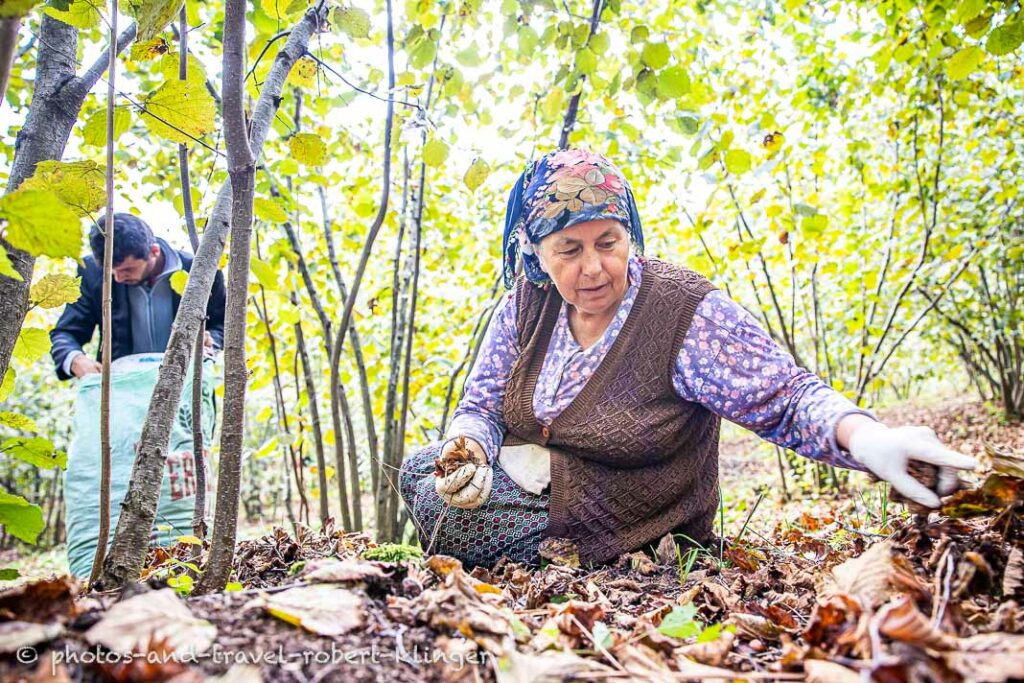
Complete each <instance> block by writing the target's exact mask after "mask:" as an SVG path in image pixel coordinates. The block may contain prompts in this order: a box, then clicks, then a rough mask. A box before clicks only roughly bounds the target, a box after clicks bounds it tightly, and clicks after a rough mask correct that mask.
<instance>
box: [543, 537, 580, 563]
mask: <svg viewBox="0 0 1024 683" xmlns="http://www.w3.org/2000/svg"><path fill="white" fill-rule="evenodd" d="M537 552H538V554H539V555H540V556H541V557H542V558H544V559H545V560H547V561H548V562H550V563H551V564H555V565H561V566H563V567H571V568H573V569H579V567H580V551H579V548H577V547H576V543H575V542H574V541H572V540H571V539H568V538H545V539H544V540H543V541H541V542H540V547H539V548H538V549H537Z"/></svg>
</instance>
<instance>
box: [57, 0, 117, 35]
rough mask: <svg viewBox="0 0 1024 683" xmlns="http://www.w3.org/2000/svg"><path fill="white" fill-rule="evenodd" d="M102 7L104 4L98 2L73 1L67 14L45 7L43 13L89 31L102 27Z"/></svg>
mask: <svg viewBox="0 0 1024 683" xmlns="http://www.w3.org/2000/svg"><path fill="white" fill-rule="evenodd" d="M101 7H103V3H101V2H98V1H97V0H71V3H70V5H69V7H68V11H67V12H62V11H60V10H58V9H57V8H55V7H44V8H43V12H44V13H46V14H49V15H50V16H51V17H53V18H54V19H56V20H58V21H63V22H64V23H65V24H70V25H71V26H74V27H75V28H80V29H86V30H87V29H90V28H95V27H96V26H99V25H100V19H101V15H100V11H99V8H101Z"/></svg>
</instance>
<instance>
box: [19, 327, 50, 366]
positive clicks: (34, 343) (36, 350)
mask: <svg viewBox="0 0 1024 683" xmlns="http://www.w3.org/2000/svg"><path fill="white" fill-rule="evenodd" d="M49 351H50V334H49V333H48V332H47V331H46V330H43V329H40V328H38V327H23V328H21V332H20V333H19V334H18V339H17V341H15V342H14V357H15V358H17V359H18V360H20V361H21V362H22V363H35V362H36V361H37V360H39V359H40V358H42V357H43V356H45V355H46V354H47V353H48V352H49Z"/></svg>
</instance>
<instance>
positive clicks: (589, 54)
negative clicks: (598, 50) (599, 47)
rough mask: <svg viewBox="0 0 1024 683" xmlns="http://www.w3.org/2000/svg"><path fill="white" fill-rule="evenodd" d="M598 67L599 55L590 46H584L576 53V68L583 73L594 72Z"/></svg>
mask: <svg viewBox="0 0 1024 683" xmlns="http://www.w3.org/2000/svg"><path fill="white" fill-rule="evenodd" d="M595 69H597V55H596V54H594V52H593V50H591V49H590V48H586V47H585V48H583V49H582V50H580V51H579V52H577V53H576V70H577V71H579V72H580V73H582V74H592V73H594V70H595Z"/></svg>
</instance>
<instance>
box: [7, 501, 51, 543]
mask: <svg viewBox="0 0 1024 683" xmlns="http://www.w3.org/2000/svg"><path fill="white" fill-rule="evenodd" d="M0 524H2V525H3V526H4V528H6V529H7V533H9V534H11V535H12V536H14V537H15V538H20V539H21V540H23V541H25V542H26V543H32V544H33V545H34V544H35V542H36V538H37V537H38V536H39V532H40V531H42V530H43V527H44V526H45V523H44V522H43V510H42V508H40V507H39V506H38V505H33V504H32V503H30V502H28V501H27V500H25V499H24V498H22V497H21V496H15V495H12V494H10V493H7V492H5V491H0Z"/></svg>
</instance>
